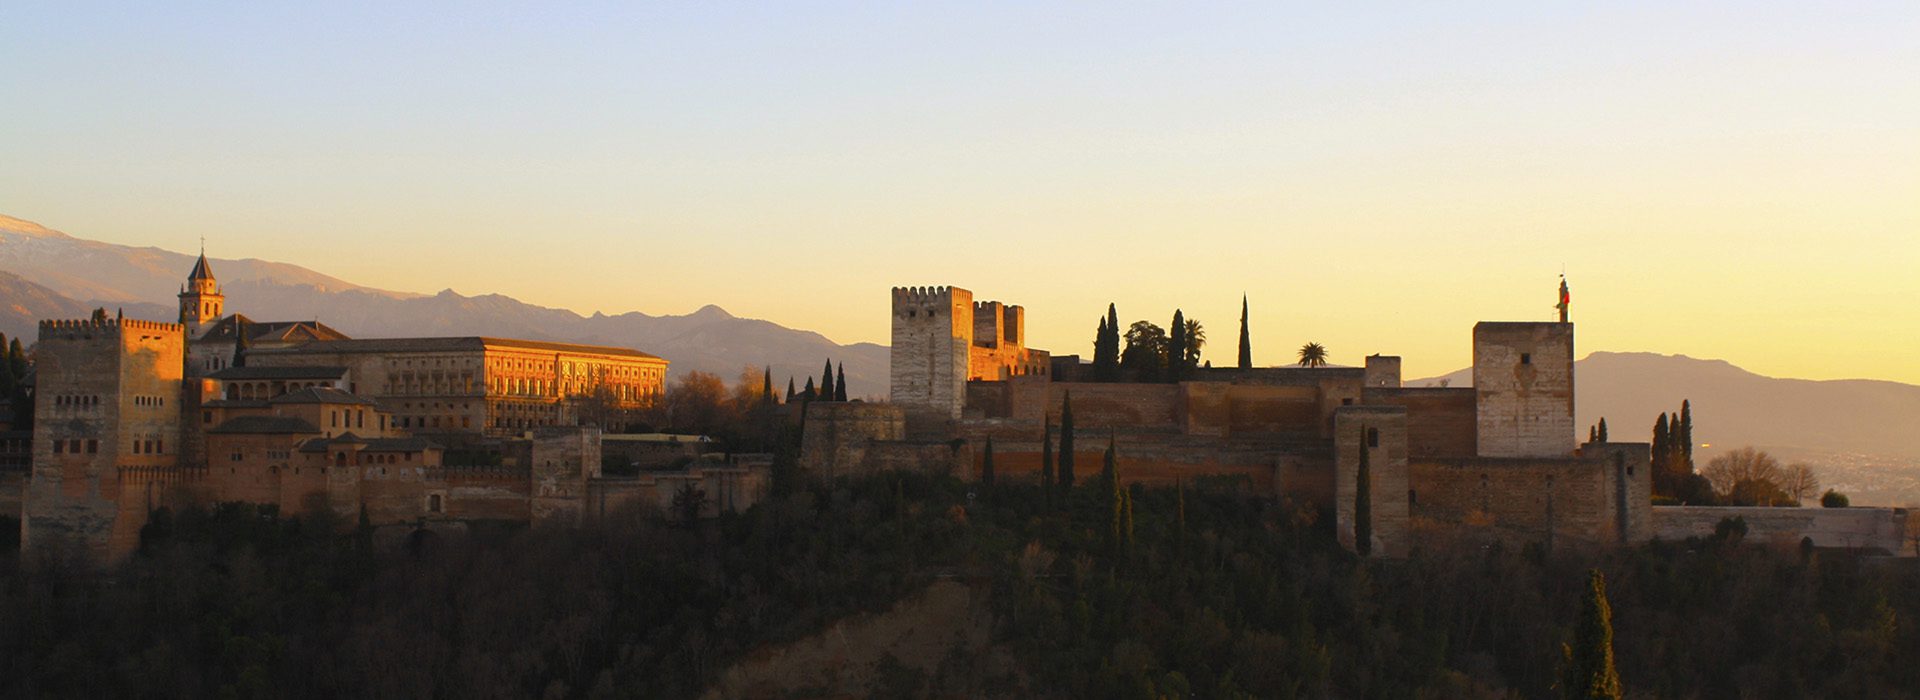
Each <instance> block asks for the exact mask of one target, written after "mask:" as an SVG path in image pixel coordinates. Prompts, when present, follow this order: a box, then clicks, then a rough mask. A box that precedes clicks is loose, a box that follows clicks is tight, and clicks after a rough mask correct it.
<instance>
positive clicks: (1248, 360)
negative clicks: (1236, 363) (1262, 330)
mask: <svg viewBox="0 0 1920 700" xmlns="http://www.w3.org/2000/svg"><path fill="white" fill-rule="evenodd" d="M1240 369H1253V336H1252V335H1249V334H1248V333H1247V295H1245V294H1242V295H1240Z"/></svg>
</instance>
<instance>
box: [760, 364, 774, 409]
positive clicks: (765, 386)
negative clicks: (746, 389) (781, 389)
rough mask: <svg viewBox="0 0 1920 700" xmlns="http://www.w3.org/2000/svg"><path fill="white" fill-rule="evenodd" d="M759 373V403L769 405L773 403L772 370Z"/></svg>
mask: <svg viewBox="0 0 1920 700" xmlns="http://www.w3.org/2000/svg"><path fill="white" fill-rule="evenodd" d="M761 372H762V374H761V375H760V403H761V404H766V405H770V404H772V403H773V370H772V369H766V370H761Z"/></svg>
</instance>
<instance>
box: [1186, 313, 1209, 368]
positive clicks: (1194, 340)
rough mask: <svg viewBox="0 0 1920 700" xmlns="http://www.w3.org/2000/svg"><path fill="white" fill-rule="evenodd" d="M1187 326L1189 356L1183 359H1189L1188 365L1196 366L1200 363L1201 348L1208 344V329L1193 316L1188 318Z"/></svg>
mask: <svg viewBox="0 0 1920 700" xmlns="http://www.w3.org/2000/svg"><path fill="white" fill-rule="evenodd" d="M1186 326H1187V356H1186V357H1185V358H1182V359H1184V360H1186V361H1187V366H1188V367H1196V366H1199V364H1200V349H1201V348H1204V347H1206V346H1207V329H1206V328H1203V327H1201V325H1200V322H1199V321H1195V320H1193V319H1191V318H1189V319H1187V323H1186Z"/></svg>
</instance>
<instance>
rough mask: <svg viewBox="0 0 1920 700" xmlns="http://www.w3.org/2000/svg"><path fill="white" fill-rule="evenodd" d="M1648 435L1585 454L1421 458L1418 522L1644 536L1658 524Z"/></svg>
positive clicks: (1584, 539) (1596, 539)
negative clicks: (1654, 518) (1653, 521)
mask: <svg viewBox="0 0 1920 700" xmlns="http://www.w3.org/2000/svg"><path fill="white" fill-rule="evenodd" d="M1646 449H1647V448H1646V445H1645V444H1644V443H1639V444H1635V443H1624V444H1614V445H1589V446H1588V447H1587V454H1584V455H1583V456H1579V457H1568V458H1560V459H1551V458H1493V457H1475V458H1461V459H1415V460H1413V461H1412V463H1411V464H1410V466H1409V469H1410V487H1411V488H1412V490H1413V493H1414V497H1413V508H1412V512H1413V515H1414V518H1415V521H1416V529H1426V530H1427V531H1430V532H1441V531H1446V532H1452V533H1457V534H1461V535H1463V536H1468V537H1484V538H1493V539H1505V540H1508V541H1512V542H1517V543H1527V542H1540V543H1549V542H1551V543H1552V544H1554V546H1567V545H1617V544H1620V543H1622V542H1639V541H1644V540H1645V539H1646V538H1647V537H1649V536H1651V533H1652V529H1651V523H1650V520H1649V516H1648V513H1649V511H1650V509H1651V507H1652V506H1651V503H1652V490H1651V484H1652V481H1651V476H1652V475H1651V471H1650V470H1649V469H1648V467H1647V461H1648V458H1647V456H1646V455H1647V453H1646Z"/></svg>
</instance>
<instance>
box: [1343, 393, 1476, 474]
mask: <svg viewBox="0 0 1920 700" xmlns="http://www.w3.org/2000/svg"><path fill="white" fill-rule="evenodd" d="M1363 398H1364V403H1367V404H1382V405H1388V406H1399V407H1402V408H1405V409H1407V450H1408V454H1410V455H1412V456H1414V457H1471V456H1473V455H1474V449H1475V442H1476V441H1475V439H1474V430H1475V428H1476V426H1477V425H1478V420H1477V417H1476V415H1475V412H1474V393H1473V389H1471V388H1465V387H1463V388H1459V389H1441V388H1430V389H1429V388H1420V389H1368V390H1366V392H1365V395H1364V396H1363Z"/></svg>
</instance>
